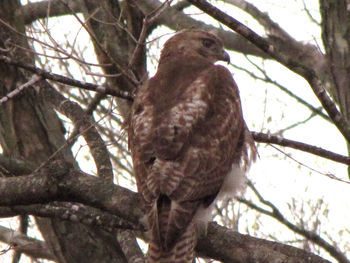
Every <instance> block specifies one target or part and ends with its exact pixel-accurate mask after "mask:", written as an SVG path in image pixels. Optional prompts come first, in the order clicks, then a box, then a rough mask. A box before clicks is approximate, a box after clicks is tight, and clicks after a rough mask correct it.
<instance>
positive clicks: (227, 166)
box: [129, 30, 255, 263]
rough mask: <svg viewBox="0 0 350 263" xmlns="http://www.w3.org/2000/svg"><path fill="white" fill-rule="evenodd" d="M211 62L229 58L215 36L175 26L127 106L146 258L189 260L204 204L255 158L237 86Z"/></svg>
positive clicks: (236, 184) (234, 185)
mask: <svg viewBox="0 0 350 263" xmlns="http://www.w3.org/2000/svg"><path fill="white" fill-rule="evenodd" d="M218 60H222V61H227V62H229V55H228V54H227V53H226V52H225V51H224V49H223V44H222V41H221V40H220V39H219V38H218V37H216V36H215V35H213V34H211V33H208V32H205V31H201V30H184V31H181V32H180V33H178V34H176V35H175V36H173V37H171V38H170V39H169V40H168V41H167V42H166V43H165V44H164V48H163V50H162V51H161V55H160V59H159V65H158V69H157V73H156V74H155V76H154V77H152V78H150V79H149V80H148V81H147V82H146V83H145V85H143V86H142V87H141V88H140V89H139V90H138V92H137V94H136V97H135V100H134V103H133V105H132V110H131V119H130V125H129V147H130V150H131V152H132V159H133V164H134V171H135V175H136V181H137V186H138V191H139V192H140V193H141V195H142V197H143V200H144V202H145V204H146V205H145V207H146V210H147V211H146V214H147V219H148V224H149V229H150V243H149V249H148V256H147V262H148V263H153V262H157V263H159V262H161V263H165V262H167V263H187V262H192V260H193V258H194V248H195V245H196V232H197V231H198V229H199V231H205V230H206V229H205V226H206V223H207V221H208V220H209V219H210V213H211V212H210V211H211V207H212V205H211V204H212V203H213V202H214V200H215V199H218V198H220V197H221V196H224V195H226V194H228V193H233V194H234V193H235V192H236V191H237V190H238V189H239V188H240V187H241V185H242V182H243V181H244V179H242V178H244V172H245V170H246V169H247V167H248V166H249V163H250V160H252V159H254V157H255V148H254V142H253V139H252V137H251V135H250V133H249V131H248V129H247V127H246V124H245V122H244V119H243V116H242V109H241V102H240V97H239V92H238V88H237V85H236V84H235V82H234V80H233V78H232V75H231V73H230V71H229V70H228V69H227V68H225V67H224V66H221V65H215V62H217V61H218ZM200 229H202V230H200ZM203 229H204V230H203Z"/></svg>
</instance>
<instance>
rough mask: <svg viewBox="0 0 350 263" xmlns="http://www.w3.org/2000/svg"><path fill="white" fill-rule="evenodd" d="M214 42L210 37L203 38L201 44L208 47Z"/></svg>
mask: <svg viewBox="0 0 350 263" xmlns="http://www.w3.org/2000/svg"><path fill="white" fill-rule="evenodd" d="M214 44H215V41H214V40H212V39H210V38H203V39H202V45H203V46H204V47H206V48H210V47H212V46H213V45H214Z"/></svg>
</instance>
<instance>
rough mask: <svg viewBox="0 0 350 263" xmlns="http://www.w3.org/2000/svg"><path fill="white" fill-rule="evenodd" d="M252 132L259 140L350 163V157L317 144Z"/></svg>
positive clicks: (255, 138) (256, 139)
mask: <svg viewBox="0 0 350 263" xmlns="http://www.w3.org/2000/svg"><path fill="white" fill-rule="evenodd" d="M252 134H253V137H254V140H255V141H257V142H265V143H272V144H277V145H281V146H285V147H290V148H293V149H296V150H300V151H304V152H308V153H311V154H314V155H317V156H320V157H323V158H326V159H329V160H332V161H335V162H338V163H343V164H346V165H350V158H349V157H347V156H344V155H341V154H337V153H334V152H331V151H328V150H325V149H322V148H320V147H317V146H313V145H310V144H306V143H302V142H298V141H293V140H289V139H285V138H282V137H280V136H273V135H269V134H265V133H261V132H252Z"/></svg>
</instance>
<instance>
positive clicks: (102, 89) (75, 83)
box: [0, 55, 133, 101]
mask: <svg viewBox="0 0 350 263" xmlns="http://www.w3.org/2000/svg"><path fill="white" fill-rule="evenodd" d="M0 61H2V62H5V63H8V64H10V65H14V66H17V67H20V68H23V69H25V70H28V71H30V72H32V73H35V74H37V75H39V76H41V77H42V78H43V79H49V80H53V81H57V82H59V83H63V84H66V85H69V86H72V87H78V88H82V89H86V90H91V91H95V92H98V93H102V94H108V95H112V96H114V97H118V98H122V99H126V100H129V101H133V96H132V95H131V94H130V93H129V92H127V91H123V90H120V89H112V88H110V87H108V86H107V85H105V86H101V85H97V84H93V83H88V82H83V81H79V80H75V79H72V78H68V77H65V76H62V75H59V74H55V73H50V72H48V71H45V70H43V69H40V68H37V67H34V66H32V65H29V64H25V63H22V62H20V61H16V60H14V59H12V58H9V57H6V56H2V55H0Z"/></svg>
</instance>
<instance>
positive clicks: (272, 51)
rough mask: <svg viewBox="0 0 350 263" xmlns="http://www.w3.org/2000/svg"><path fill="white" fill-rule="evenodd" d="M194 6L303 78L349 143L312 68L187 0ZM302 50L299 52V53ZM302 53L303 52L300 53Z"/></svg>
mask: <svg viewBox="0 0 350 263" xmlns="http://www.w3.org/2000/svg"><path fill="white" fill-rule="evenodd" d="M188 1H189V2H191V3H192V4H193V5H194V6H196V7H197V8H199V9H200V10H202V11H203V12H205V13H207V14H208V15H210V16H211V17H213V18H215V19H216V20H218V21H220V22H221V23H223V24H224V25H226V26H227V27H229V28H231V29H232V30H234V31H235V32H237V33H238V34H240V35H241V36H243V37H244V38H246V39H247V40H248V41H250V42H251V43H253V44H254V45H256V46H257V47H258V48H260V49H261V50H262V51H264V52H265V53H266V54H268V55H270V56H271V57H272V58H274V59H275V60H277V61H278V62H280V63H281V64H283V65H284V66H286V67H287V68H289V69H290V70H292V71H294V72H295V73H297V74H299V75H301V76H303V77H304V78H305V79H306V80H307V81H308V83H309V84H310V86H311V88H312V89H313V91H314V93H315V95H316V96H317V98H318V99H319V101H320V102H321V104H322V106H323V107H324V109H325V110H326V112H327V113H328V115H329V117H330V118H331V119H332V121H333V123H334V124H335V125H336V126H337V128H338V129H339V131H340V132H341V133H342V134H343V136H344V137H345V139H346V140H347V141H348V142H350V125H349V123H348V122H347V120H346V119H345V118H344V116H343V115H342V114H341V113H340V112H339V111H338V109H337V107H336V105H335V103H334V102H333V101H332V99H331V98H330V97H329V96H328V94H327V92H326V90H325V89H324V88H323V87H322V85H321V81H320V77H319V76H318V75H317V72H316V71H315V70H314V68H313V67H310V66H309V65H306V64H304V63H303V61H301V60H300V59H299V56H295V54H294V56H291V54H287V53H286V52H281V50H280V49H279V47H278V46H277V45H275V44H274V43H272V42H271V41H269V40H267V39H265V38H263V37H260V36H259V35H258V34H256V33H255V32H254V31H252V30H251V29H249V28H248V27H246V26H245V25H243V24H242V23H240V22H239V21H237V20H236V19H234V18H233V17H231V16H229V15H227V14H226V13H224V12H223V11H221V10H220V9H218V8H216V7H215V6H213V5H211V4H209V3H208V2H207V1H206V0H188ZM301 51H302V50H299V52H301ZM302 53H303V52H302Z"/></svg>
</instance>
